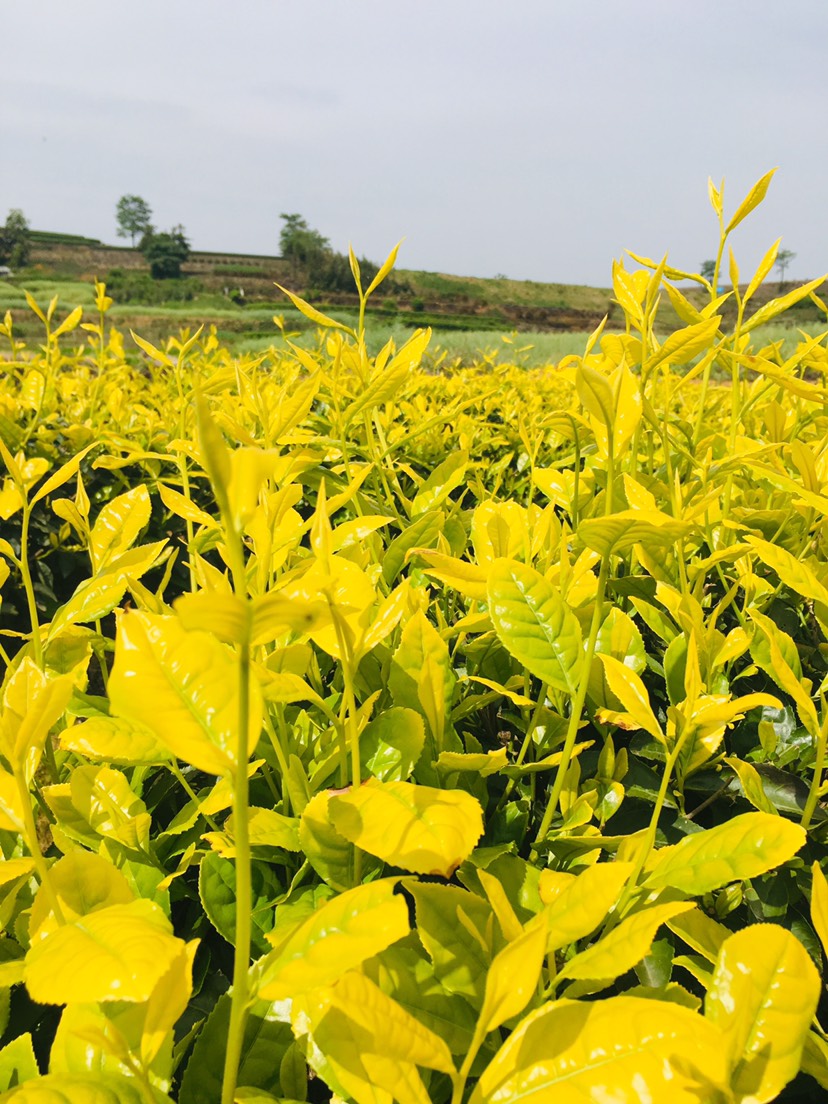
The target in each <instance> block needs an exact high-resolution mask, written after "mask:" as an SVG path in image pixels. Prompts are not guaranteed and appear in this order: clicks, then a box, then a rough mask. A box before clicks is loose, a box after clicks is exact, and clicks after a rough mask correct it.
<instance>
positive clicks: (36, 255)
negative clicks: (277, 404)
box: [30, 231, 823, 332]
mask: <svg viewBox="0 0 828 1104" xmlns="http://www.w3.org/2000/svg"><path fill="white" fill-rule="evenodd" d="M31 240H32V250H31V259H30V266H31V270H33V271H34V272H37V273H40V274H42V275H44V276H49V277H54V278H56V279H74V280H91V279H92V278H94V277H96V276H97V277H99V278H101V279H105V278H106V277H107V275H108V274H109V273H110V272H111V271H112V270H113V269H121V270H123V271H126V272H135V273H139V272H143V273H148V272H149V266H148V265H147V263H146V261H145V260H144V258H143V256H142V255H141V253H139V252H138V250H137V249H132V248H130V247H129V246H119V245H107V244H105V243H104V242H101V241H98V240H97V239H95V238H86V237H83V236H81V235H76V234H63V233H52V232H48V231H32V233H31ZM183 274H184V275H185V276H187V277H191V278H193V279H195V280H197V281H198V283H199V285H200V286H201V287H202V288H203V290H204V291H205V292H207V293H211V294H217V295H225V296H231V295H237V294H238V293H239V291H242V292H243V301H244V303H246V304H249V305H254V304H265V303H273V304H274V305H276V306H281V305H282V296H281V293H280V292H278V291H277V289H276V288H274V284H275V283H279V284H282V285H283V286H285V287H289V288H291V290H293V291H296V292H297V293H298V294H300V295H302V296H304V297H305V298H307V299H309V300H310V301H311V302H314V303H316V304H324V305H327V306H329V307H339V308H353V307H355V306H356V304H357V297H356V294H349V293H347V292H327V291H326V292H315V291H314V289H313V288H308V287H305V286H303V285H302V281H301V274H299V276H298V277H297V273H296V272H295V271H294V269H293V266H292V265H291V263H290V262H289V261H287V260H285V259H284V258H282V257H274V256H270V255H266V254H253V253H227V252H221V253H218V252H206V251H200V250H199V251H195V252H193V253H192V254H191V256H190V259H189V261H188V262H187V264H186V265H185V266H184V270H183ZM793 286H794V285H793V284H791V283H789V284H787V285H786V286H785V287H784V288H782V287H781V285H779V284H766V285H765V286H764V287H763V288H762V290H761V292H760V293H759V294H758V295H757V296H756V298H755V300H754V306H755V307H758V306H759V305H760V304H761V303H762V302H766V301H767V300H768V299H770V298H773V297H774V296H776V295H779V294H780V293H782V292H784V291H789V290H791V288H792V287H793ZM685 292H686V294H687V295H688V297H689V298H690V299H691V301H693V302H695V303H696V304H697V305H701V304H702V302H703V301H704V300H703V293H702V292H701V290H700V289H695V288H694V289H691V290H690V291H687V290H686V289H685ZM665 298H666V297H665ZM372 302H373V304H374V306H375V308H382V311H381V313H383V314H385V315H387V316H393V317H396V318H397V319H399V320H410V321H411V322H412V323H415V324H418V325H431V326H433V327H435V328H437V329H441V330H475V331H477V330H499V331H504V330H520V331H532V332H538V331H541V332H543V331H547V332H566V331H578V332H584V331H590V330H593V329H594V328H595V326H597V325H598V323H599V322H600V321H601V319H602V318H603V317H604V315H608V316H609V326H610V327H612V324H613V321H615V320H616V319H617V320H618V321H619V322H620V321H621V318H622V315H621V312H620V310H619V308H618V307H617V306H616V305H615V304H614V302H613V300H612V291H611V290H610V289H609V288H593V287H585V286H582V285H578V284H547V283H541V282H538V281H535V280H509V279H506V278H505V277H494V278H491V279H483V278H478V277H472V276H452V275H448V274H446V273H439V272H421V271H416V270H414V269H396V270H395V271H394V272H393V273H392V275H391V277H390V278H389V279H388V280H387V281H386V283H385V284H383V285H382V286H381V287H380V288H379V290H378V291H377V292H376V294H375V296H374V298H373V300H372ZM723 313H724V315H725V318H726V320H729V318H730V315H731V313H733V314H735V304H734V302H733V301H732V300H731V301H729V302H728V303H727V304H726V305H725V307H724V308H723ZM821 317H823V316H822V315H821V313H820V312H819V310H818V309H817V308H816V307H815V305H814V304H812V303H810V302H808V301H805V302H804V303H803V304H801V305H800V306H798V307H797V308H796V309H795V310H794V311H790V312H789V313H788V314H787V315H786V316H785V321H786V322H790V323H800V322H803V321H819V320H820V318H821ZM659 322H660V323H663V326H664V328H665V329H674V328H677V326H678V325H679V322H678V320H677V318H676V316H675V314H674V313H673V311H672V309H671V308H670V306H669V304H668V303H666V302H662V306H661V310H660V312H659ZM660 328H661V327H660Z"/></svg>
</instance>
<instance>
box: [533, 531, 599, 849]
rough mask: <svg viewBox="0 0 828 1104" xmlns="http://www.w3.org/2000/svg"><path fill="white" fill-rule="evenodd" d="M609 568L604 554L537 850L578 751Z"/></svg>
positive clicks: (544, 836)
mask: <svg viewBox="0 0 828 1104" xmlns="http://www.w3.org/2000/svg"><path fill="white" fill-rule="evenodd" d="M609 565H610V557H609V553H606V552H605V553H604V555H603V557H602V558H601V568H600V571H599V573H598V589H597V590H596V592H595V607H594V609H593V611H592V622H591V624H590V627H589V637H588V639H587V646H586V651H585V652H584V658H583V667H582V669H581V678H580V681H579V683H578V690H577V693H576V694H575V697H574V699H573V701H572V710H571V712H570V714H569V726H568V728H567V730H566V740H565V741H564V746H563V751H562V752H561V761H560V764H559V765H558V772H557V774H556V775H555V782H554V785H553V786H552V793H551V794H550V795H549V801H548V802H547V805H546V811H545V813H544V814H543V820H542V821H541V825H540V828H539V829H538V834H537V836H536V837H535V846H537V845H538V844H539V843H540V842H541V841H542V840H544V839H545V838H546V835H547V833H548V832H549V826H550V825H551V823H552V818H553V817H554V815H555V813H556V811H557V808H558V802H559V801H560V797H561V791H562V790H563V785H564V779H565V777H566V772H567V770H568V769H569V764H570V761H571V759H572V749H573V748H574V747H575V740H576V738H577V736H578V729H579V727H580V724H581V714H582V712H583V709H584V702H585V701H586V696H587V688H588V687H589V672H590V668H591V667H592V660H593V657H594V656H595V643H596V641H597V639H598V630H599V628H600V627H601V619H602V617H603V614H604V592H605V591H606V588H607V578H608V577H609Z"/></svg>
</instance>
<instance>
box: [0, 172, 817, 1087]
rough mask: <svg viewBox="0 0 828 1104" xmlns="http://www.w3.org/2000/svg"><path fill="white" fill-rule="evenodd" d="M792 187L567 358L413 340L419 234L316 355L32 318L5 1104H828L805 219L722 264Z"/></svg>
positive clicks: (12, 440)
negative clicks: (669, 311)
mask: <svg viewBox="0 0 828 1104" xmlns="http://www.w3.org/2000/svg"><path fill="white" fill-rule="evenodd" d="M768 182H769V176H768V177H766V178H763V180H762V181H760V182H759V184H757V186H756V187H755V188H754V189H753V191H752V192H751V193H750V195H749V196H748V197H747V198H746V200H745V201H744V202H743V204H742V205H741V207H739V208H738V210H737V212H736V214H735V215H734V216H733V218H732V219H731V220H730V222H729V223H726V222H725V219H724V215H723V214H722V202H721V193H720V191H718V190H717V189H715V188H712V187H711V200H712V202H713V206H714V209H715V210H716V213H717V216H718V218H719V224H720V231H721V244H720V249H719V254H718V264H717V273H716V277H715V278H714V280H713V282H712V284H707V283H706V281H705V280H704V279H703V278H701V277H699V276H695V275H692V274H690V275H688V274H685V273H682V272H678V271H676V270H674V269H672V268H670V267H669V266H668V265H666V263H665V262H661V263H656V262H653V261H650V260H648V259H647V258H638V257H636V258H635V261H636V267H635V269H634V270H632V271H631V270H629V269H627V268H625V267H624V266H623V265H622V264H616V266H615V268H614V272H613V283H614V291H615V296H616V298H617V300H618V302H619V304H620V305H621V307H622V308H623V310H624V312H625V315H626V319H627V328H626V332H625V333H622V334H604V333H602V332H601V331H600V330H599V331H598V332H596V333H595V334H593V335H592V337H591V338H590V339H589V342H588V343H587V347H586V349H585V352H584V355H583V356H581V357H575V358H569V359H568V360H566V361H564V362H562V363H561V364H560V365H559V366H557V368H550V369H548V370H546V371H543V372H525V371H519V370H517V369H510V368H495V369H492V368H491V367H490V366H488V365H484V366H481V367H480V368H479V369H478V370H472V371H458V372H457V373H455V374H453V375H451V376H444V375H429V374H426V373H425V372H423V371H422V370H420V369H419V367H418V365H419V362H420V359H421V356H422V354H423V351H424V350H425V348H426V345H427V342H428V340H429V334H428V332H427V331H426V332H418V333H416V334H415V335H414V336H413V337H412V338H411V340H410V341H408V342H407V344H405V345H404V346H403V347H402V348H394V347H393V346H391V345H390V344H389V346H387V347H386V348H384V349H383V350H382V352H381V353H380V354H379V356H378V357H376V358H375V359H371V358H370V357H369V356H368V354H367V352H366V347H365V342H364V332H363V320H364V314H365V312H364V307H365V302H366V300H367V298H368V296H369V295H370V294H371V293H372V292H373V291H374V290H375V289H376V287H377V286H378V284H379V283H380V282H381V280H382V279H383V278H384V276H385V275H386V274H387V271H388V270H389V269H390V267H391V265H392V264H393V261H394V254H392V256H391V257H390V258H389V261H388V262H387V264H386V266H385V267H384V268H383V270H382V271H381V272H380V273H379V275H378V276H377V277H376V279H375V280H374V281H373V283H372V284H371V285H370V286H369V287H367V288H365V289H364V292H363V290H362V289H361V291H360V294H361V296H362V302H363V310H362V312H361V314H360V322H359V324H358V326H357V327H356V329H355V330H354V331H351V330H348V329H347V328H345V327H343V326H341V325H339V324H337V323H335V322H333V321H331V320H329V319H327V318H325V317H324V316H322V315H320V314H318V312H316V311H314V310H313V308H311V307H308V306H307V304H303V303H301V302H298V303H297V305H298V306H299V307H300V309H302V310H304V311H305V313H306V314H308V316H309V317H310V318H311V319H312V320H313V321H314V322H315V323H317V324H318V326H319V328H320V341H319V348H318V351H317V352H315V353H308V352H306V351H305V350H303V349H300V348H294V347H291V346H290V345H289V343H287V344H285V345H284V346H283V347H282V348H281V349H280V350H279V351H274V350H271V351H270V352H269V353H268V354H266V355H259V356H247V357H243V358H241V359H235V358H232V357H231V356H230V355H229V354H228V353H227V352H226V351H225V350H223V349H222V347H221V345H220V344H219V342H218V340H217V338H216V336H215V335H214V334H210V335H205V334H204V333H202V332H199V333H195V334H187V333H184V334H181V335H179V337H177V338H171V339H170V340H169V341H168V342H167V343H166V344H165V345H164V346H163V347H162V348H159V347H155V346H153V345H150V344H149V343H148V342H146V341H144V340H142V339H141V338H140V337H138V336H135V339H134V340H135V342H136V343H137V346H138V348H136V346H135V345H134V344H133V343H132V341H125V339H124V337H123V335H121V334H120V333H118V332H117V331H116V330H115V329H114V328H113V327H111V326H110V325H109V323H108V319H107V311H108V309H109V306H110V304H111V300H110V299H109V298H108V297H107V295H106V291H105V288H104V287H103V286H102V285H98V286H97V303H96V308H97V310H96V312H93V313H92V315H91V316H89V315H87V316H86V317H83V316H82V314H81V311H80V309H78V310H75V311H72V312H71V313H70V314H68V315H66V316H64V314H63V312H62V311H61V310H60V309H59V307H58V305H57V303H56V302H55V301H53V302H52V303H51V304H49V306H48V308H47V307H46V306H45V305H42V304H38V303H37V302H35V301H34V300H33V299H31V298H30V302H29V305H30V307H31V310H32V311H33V312H34V313H35V314H36V315H37V317H38V318H39V320H40V323H41V324H42V327H43V341H42V344H41V345H40V346H39V347H38V348H25V347H23V346H22V344H21V343H20V342H19V341H18V339H17V338H16V337H15V331H14V319H12V318H11V317H10V316H8V315H7V316H6V320H5V322H4V324H3V326H2V327H0V341H2V342H3V343H4V345H3V346H2V348H0V355H2V358H3V359H2V360H0V365H2V383H1V384H0V455H2V460H3V463H4V465H5V469H6V471H5V475H4V479H3V482H2V486H1V487H0V518H2V528H0V534H2V538H0V583H2V591H0V594H2V608H1V609H0V613H2V619H3V630H2V636H1V637H0V643H1V644H2V658H3V662H4V665H5V676H4V681H3V685H2V712H1V713H0V756H2V764H1V765H0V847H1V848H2V862H0V924H2V930H3V932H4V935H3V937H2V939H0V1027H2V1029H3V1031H4V1034H3V1037H2V1044H3V1045H2V1049H0V1101H3V1102H5V1101H14V1102H16V1104H26V1102H27V1104H64V1102H69V1104H160V1102H164V1101H170V1100H176V1101H179V1102H181V1104H211V1102H216V1104H218V1102H220V1104H233V1102H234V1101H245V1102H247V1104H253V1102H255V1104H264V1102H267V1101H274V1100H279V1101H285V1100H287V1101H304V1100H311V1101H322V1100H324V1099H328V1098H330V1097H331V1096H332V1097H333V1098H334V1099H336V1100H353V1101H355V1102H356V1104H391V1102H392V1101H398V1102H399V1104H429V1102H430V1101H433V1102H434V1104H448V1102H451V1104H461V1102H465V1101H470V1102H471V1104H507V1102H511V1101H513V1100H518V1099H523V1098H524V1097H528V1096H531V1097H532V1099H533V1100H537V1101H539V1102H541V1101H543V1102H545V1101H549V1102H550V1104H553V1102H554V1104H567V1102H569V1101H572V1102H575V1101H578V1102H581V1101H584V1100H596V1101H597V1100H610V1099H612V1100H613V1101H633V1100H636V1101H638V1100H643V1099H645V1098H646V1099H647V1100H649V1101H652V1102H665V1104H681V1102H683V1101H687V1102H690V1101H698V1100H700V1099H702V1100H704V1101H706V1102H710V1104H713V1102H716V1101H720V1102H734V1104H735V1102H743V1104H747V1102H761V1101H769V1100H773V1099H777V1098H779V1097H780V1094H782V1098H784V1097H785V1094H791V1093H792V1092H793V1093H795V1092H796V1091H798V1086H802V1091H803V1092H804V1097H805V1098H806V1099H814V1093H816V1092H819V1091H821V1090H820V1089H818V1088H817V1086H816V1084H815V1082H814V1081H813V1080H812V1079H814V1078H815V1079H816V1082H818V1083H819V1085H820V1086H822V1087H823V1088H828V1035H826V1034H825V1033H824V1032H823V1029H822V1026H821V1023H820V1019H819V1012H820V1002H821V1000H822V998H823V983H822V980H821V977H820V974H821V970H822V967H823V963H824V960H825V956H826V954H828V884H826V880H825V877H824V875H823V872H822V867H823V866H824V865H825V864H826V862H828V854H826V839H827V838H828V828H827V827H826V825H828V813H827V812H826V809H825V807H824V803H823V796H824V794H825V792H826V789H828V785H827V784H826V781H825V767H826V762H825V759H826V742H828V706H826V699H825V689H826V686H828V678H827V677H826V676H827V675H828V662H826V660H827V659H828V564H827V563H826V558H828V557H827V556H826V548H825V532H826V530H825V526H826V518H827V517H828V490H826V483H828V447H827V446H826V440H828V390H826V387H825V375H826V370H828V350H827V349H826V346H825V344H824V343H823V341H822V340H820V339H819V338H816V339H813V340H811V339H808V340H803V342H802V343H801V344H800V345H799V347H798V349H797V351H796V353H795V354H794V355H793V356H791V357H790V358H788V359H787V360H783V358H782V356H781V354H780V347H779V346H768V347H765V348H761V349H757V348H754V347H753V345H752V338H751V335H752V332H753V330H754V329H755V328H756V327H757V326H759V325H760V324H761V323H763V322H765V321H767V320H768V319H770V318H772V317H774V316H775V315H776V314H777V313H780V312H782V311H783V310H784V309H786V308H787V307H788V306H790V305H791V304H792V303H794V302H796V301H799V300H801V299H803V298H805V297H806V296H808V295H809V294H813V289H814V287H815V286H816V285H809V286H806V287H805V288H800V289H797V290H796V291H792V292H791V293H790V294H789V295H786V296H784V297H783V298H781V299H779V300H776V301H773V302H770V303H767V304H766V305H764V306H763V307H761V308H760V309H758V310H754V309H753V306H752V299H753V297H754V295H755V292H756V290H757V288H758V287H759V285H760V283H761V282H762V280H763V278H764V277H765V276H766V275H767V273H768V272H769V271H770V269H771V268H772V266H773V263H774V259H775V253H776V249H775V247H774V248H772V249H771V250H770V251H769V253H768V255H767V256H766V257H765V258H764V260H763V262H762V264H761V266H760V268H759V271H758V272H757V273H756V274H755V275H753V277H752V278H751V279H750V281H749V283H748V284H747V285H745V284H744V283H742V284H741V285H740V278H739V273H738V269H737V267H736V263H735V261H734V260H733V258H732V255H731V258H730V277H731V282H732V285H733V290H732V291H729V292H727V293H725V294H724V295H718V294H717V290H716V289H717V285H718V280H719V273H718V268H719V267H722V266H723V265H724V264H725V263H726V261H725V249H726V245H727V239H728V237H729V235H730V233H731V232H732V231H733V230H734V229H735V228H736V226H737V225H738V224H739V222H741V220H742V219H743V218H744V217H745V216H746V215H747V214H749V212H750V210H752V208H753V207H755V206H756V205H757V204H758V203H759V202H760V201H761V199H762V198H763V196H764V193H765V191H766V190H767V186H768ZM355 275H356V278H357V281H359V272H358V267H357V266H356V265H355ZM686 279H691V280H695V281H696V283H697V284H699V285H700V286H702V287H703V288H704V289H705V290H706V292H707V293H708V298H709V301H708V302H707V305H705V306H704V307H703V308H699V307H698V306H693V305H692V304H691V302H690V301H689V300H688V298H687V297H686V296H685V295H684V294H683V293H682V291H681V290H680V289H679V288H678V287H677V286H676V284H677V283H680V282H682V281H684V280H686ZM740 288H741V290H740ZM664 296H668V297H669V300H670V302H671V303H672V305H673V307H674V309H675V315H676V324H675V330H674V332H673V333H671V334H670V335H669V336H668V337H666V338H664V337H661V338H657V337H656V335H655V333H654V331H653V320H654V317H655V313H656V309H657V307H658V304H659V301H660V300H661V299H662V298H663V297H664ZM728 297H732V298H733V299H735V300H736V306H737V311H736V317H737V320H736V323H735V328H733V329H732V330H726V329H724V328H723V325H722V319H721V313H720V308H721V307H722V305H723V303H724V301H725V300H726V299H727V298H728ZM723 379H724V380H725V382H723ZM823 1011H824V1006H823ZM795 1079H796V1083H795V1084H794V1085H791V1084H790V1083H791V1082H794V1081H795ZM786 1086H787V1088H786Z"/></svg>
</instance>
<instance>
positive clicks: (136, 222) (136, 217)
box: [115, 195, 152, 249]
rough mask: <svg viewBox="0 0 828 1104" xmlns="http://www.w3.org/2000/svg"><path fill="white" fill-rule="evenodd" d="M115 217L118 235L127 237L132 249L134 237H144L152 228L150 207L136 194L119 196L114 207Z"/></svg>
mask: <svg viewBox="0 0 828 1104" xmlns="http://www.w3.org/2000/svg"><path fill="white" fill-rule="evenodd" d="M115 218H116V219H117V221H118V230H117V234H118V237H119V238H129V239H130V241H131V244H132V248H133V249H134V248H135V239H136V238H142V237H144V235H145V234H146V233H147V231H148V230H151V229H152V223H151V219H152V209H151V208H150V205H149V204H148V203H147V201H146V200H145V199H141V197H140V196H137V195H125V196H121V198H120V199H119V200H118V205H117V207H116V208H115Z"/></svg>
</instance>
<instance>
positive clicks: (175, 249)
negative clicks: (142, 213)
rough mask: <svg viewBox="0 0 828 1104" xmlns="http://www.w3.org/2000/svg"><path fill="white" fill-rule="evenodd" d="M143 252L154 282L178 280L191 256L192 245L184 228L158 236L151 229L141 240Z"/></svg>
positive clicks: (177, 227)
mask: <svg viewBox="0 0 828 1104" xmlns="http://www.w3.org/2000/svg"><path fill="white" fill-rule="evenodd" d="M140 248H141V252H142V253H143V254H144V256H145V257H146V259H147V261H148V262H149V266H150V275H151V276H152V278H153V279H154V280H176V279H178V277H179V276H180V275H181V266H182V265H183V264H184V262H185V261H186V260H187V258H188V257H189V256H190V243H189V241H188V240H187V235H186V233H185V231H184V227H183V226H174V227H173V228H172V230H170V231H165V232H163V233H160V234H157V233H156V232H155V231H154V230H152V229H150V230H148V231H146V232H145V233H144V236H143V237H142V238H141V246H140Z"/></svg>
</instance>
